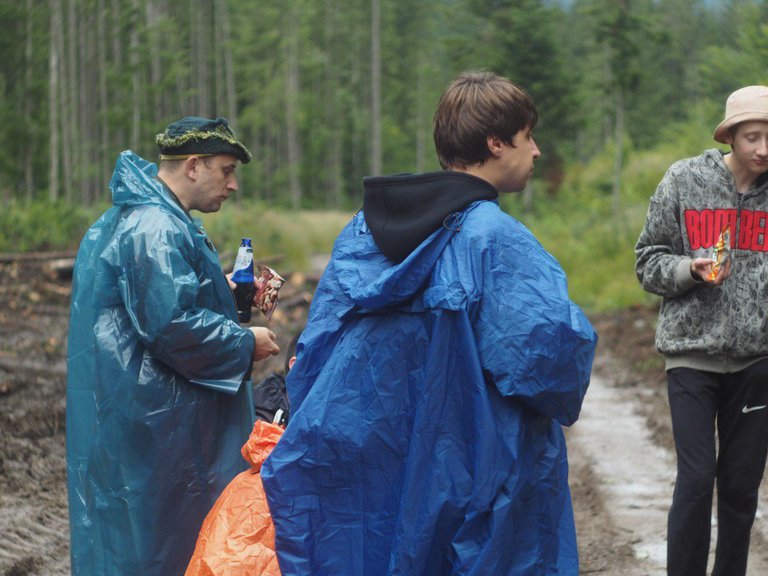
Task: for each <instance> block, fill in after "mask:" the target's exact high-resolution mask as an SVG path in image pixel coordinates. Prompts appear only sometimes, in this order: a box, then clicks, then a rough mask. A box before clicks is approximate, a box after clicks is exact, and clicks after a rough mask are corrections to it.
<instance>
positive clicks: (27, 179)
mask: <svg viewBox="0 0 768 576" xmlns="http://www.w3.org/2000/svg"><path fill="white" fill-rule="evenodd" d="M32 8H33V6H32V0H27V29H26V34H25V40H24V61H25V66H24V92H25V93H26V94H31V89H32V66H33V62H32V41H33V39H34V36H33V27H32V14H33V11H32ZM24 124H25V125H26V126H28V127H31V126H32V125H33V124H32V98H31V96H27V97H26V98H24ZM34 143H35V140H34V139H33V138H27V140H26V143H25V146H24V191H25V194H24V195H25V198H26V201H27V202H31V201H32V199H33V198H34V194H35V171H34V168H33V164H32V161H33V160H34V158H35V149H34Z"/></svg>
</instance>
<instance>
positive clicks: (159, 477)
mask: <svg viewBox="0 0 768 576" xmlns="http://www.w3.org/2000/svg"><path fill="white" fill-rule="evenodd" d="M156 174H157V166H156V165H154V164H150V163H148V162H146V161H145V160H143V159H141V158H140V157H138V156H136V155H134V154H133V153H131V152H124V153H123V154H122V155H121V156H120V157H119V159H118V162H117V167H116V169H115V173H114V175H113V178H112V182H111V184H110V188H111V189H112V196H113V201H114V204H115V206H113V207H112V208H111V209H110V210H108V211H107V212H106V213H105V214H104V215H103V216H102V217H101V218H100V219H99V220H98V221H97V222H96V223H95V224H94V225H93V226H92V227H91V228H90V230H88V232H87V233H86V235H85V238H84V239H83V241H82V243H81V245H80V250H79V252H78V255H77V260H76V263H75V277H74V285H73V293H72V310H71V319H70V327H69V343H68V346H69V349H68V379H67V471H68V491H69V514H70V530H71V556H72V573H73V575H76V576H77V575H85V576H102V575H120V576H129V575H135V576H150V575H157V576H174V575H180V574H183V572H184V569H185V568H186V565H187V562H188V561H189V558H190V556H191V555H192V551H193V550H194V547H195V540H196V538H197V534H198V531H199V530H200V526H201V524H202V522H203V519H204V518H205V515H206V514H207V512H208V510H209V509H210V508H211V506H212V505H213V503H214V502H215V501H216V498H217V497H218V495H219V494H220V492H221V491H222V490H223V489H224V487H225V486H226V485H227V483H228V482H229V481H230V480H231V479H232V478H233V477H234V476H235V475H236V474H238V473H239V472H241V471H242V470H243V469H244V468H245V466H244V463H243V459H242V457H241V456H240V447H241V446H242V445H243V443H244V442H245V441H246V440H247V439H248V434H249V432H250V430H251V428H252V426H253V415H252V402H251V397H252V392H251V386H250V385H249V384H247V381H246V383H244V382H243V380H244V378H245V377H246V374H247V373H248V371H249V369H250V366H251V362H252V354H253V347H254V338H253V334H252V333H251V332H250V330H247V329H244V328H242V327H240V325H239V324H238V322H237V313H236V311H235V303H234V299H233V295H232V292H231V290H230V288H229V285H228V283H227V280H226V278H225V277H224V274H223V272H222V269H221V265H220V263H219V259H218V255H217V253H216V252H215V250H214V249H213V246H212V245H211V244H210V243H209V241H208V239H207V237H206V235H205V233H204V232H203V231H202V228H201V227H200V224H199V222H197V220H195V219H191V218H190V217H189V216H188V215H187V214H186V213H185V212H184V210H183V209H182V208H181V207H180V206H179V205H178V204H177V203H176V202H175V201H174V200H173V199H172V198H171V196H170V195H169V193H168V191H167V189H165V188H164V187H163V186H162V185H161V184H160V182H159V181H158V180H156V179H155V175H156Z"/></svg>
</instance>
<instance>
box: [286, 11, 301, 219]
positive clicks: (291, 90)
mask: <svg viewBox="0 0 768 576" xmlns="http://www.w3.org/2000/svg"><path fill="white" fill-rule="evenodd" d="M293 4H294V7H295V2H294V3H293ZM286 15H287V19H288V21H287V23H286V31H287V38H286V51H287V55H286V56H287V57H286V62H287V67H288V70H287V73H286V82H285V116H286V118H285V121H286V137H287V140H288V142H287V143H288V180H289V182H288V184H289V186H290V190H291V206H292V207H293V209H294V210H298V209H299V208H300V207H301V182H300V180H299V167H300V166H301V150H300V148H299V127H298V113H297V109H298V100H299V32H300V27H301V26H300V23H299V17H298V14H297V13H296V10H295V8H294V10H288V11H287V12H286Z"/></svg>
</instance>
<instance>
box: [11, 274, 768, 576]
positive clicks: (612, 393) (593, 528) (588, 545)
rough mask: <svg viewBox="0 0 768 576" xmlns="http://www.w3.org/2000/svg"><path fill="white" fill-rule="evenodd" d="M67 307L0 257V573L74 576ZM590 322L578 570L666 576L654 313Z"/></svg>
mask: <svg viewBox="0 0 768 576" xmlns="http://www.w3.org/2000/svg"><path fill="white" fill-rule="evenodd" d="M297 293H298V291H297ZM297 299H298V300H297V301H300V300H301V294H300V293H298V296H297ZM67 307H68V285H67V282H66V281H62V280H61V279H54V278H53V277H48V276H46V275H45V274H41V273H40V269H39V268H37V269H36V270H35V272H34V273H33V274H30V271H29V270H28V268H27V266H19V265H18V264H9V263H0V576H32V575H39V576H70V571H69V556H68V526H67V509H66V481H65V477H66V472H65V458H64V424H65V423H64V407H65V404H64V402H65V365H64V350H65V342H66V328H67V319H68V309H67ZM302 313H306V309H305V308H302V307H301V306H298V307H296V308H295V309H294V313H293V315H292V316H290V317H289V316H284V317H283V318H282V319H280V317H279V316H278V317H277V318H275V317H273V321H279V322H283V323H284V324H282V326H284V327H285V330H284V332H285V335H284V336H283V338H284V339H285V340H287V339H289V338H290V332H291V330H292V329H295V327H296V326H300V325H301V324H302V323H303V318H302V317H301V316H300V315H301V314H302ZM593 320H594V323H595V325H596V327H597V329H598V333H599V334H600V338H601V341H600V345H599V347H598V358H597V361H596V363H595V371H594V377H593V381H592V384H591V386H590V390H589V392H588V394H587V399H586V402H585V405H584V409H583V412H582V416H581V418H580V420H579V422H577V423H576V424H575V425H574V426H573V427H572V428H570V429H569V430H568V431H567V436H568V443H569V459H570V462H571V486H572V489H573V498H574V508H575V513H576V523H577V532H578V537H579V548H580V555H581V564H582V569H581V573H582V574H598V575H608V576H652V575H656V574H663V573H664V571H665V570H664V565H665V561H664V554H665V550H664V546H665V544H664V538H665V522H666V509H667V507H668V505H669V499H670V496H671V492H672V485H673V482H674V455H673V452H672V445H671V432H670V426H669V416H668V412H667V407H666V396H665V389H664V375H663V370H662V365H661V361H660V359H659V358H658V356H657V355H656V353H655V351H654V350H653V343H652V339H653V323H654V320H655V312H654V311H653V310H652V309H645V308H638V309H633V310H627V311H623V312H621V313H618V314H613V315H610V316H601V317H595V318H594V319H593ZM280 331H281V328H276V332H278V333H280ZM280 362H281V359H276V360H275V364H274V365H270V366H265V367H264V370H265V371H266V370H270V369H273V368H275V367H277V366H279V364H280ZM765 492H766V491H765V490H764V495H763V500H762V501H761V512H763V511H765V516H763V514H762V513H761V514H760V517H759V518H758V520H757V522H756V526H755V530H754V531H753V534H754V536H753V546H752V554H751V564H750V572H749V574H750V575H752V576H757V575H763V574H768V544H766V542H768V522H766V520H767V519H768V500H766V498H765V496H766V494H765ZM714 528H715V529H716V527H714Z"/></svg>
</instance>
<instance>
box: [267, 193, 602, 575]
mask: <svg viewBox="0 0 768 576" xmlns="http://www.w3.org/2000/svg"><path fill="white" fill-rule="evenodd" d="M596 340H597V338H596V335H595V333H594V332H593V330H592V328H591V326H590V324H589V322H588V321H587V319H586V317H585V316H584V315H583V314H582V312H581V311H580V310H579V309H578V308H577V307H576V306H575V305H574V304H573V303H571V302H570V300H569V298H568V293H567V288H566V280H565V276H564V274H563V272H562V270H561V268H560V266H559V265H558V263H557V262H556V261H555V260H554V259H553V258H552V257H551V256H550V255H549V254H547V253H546V251H545V250H544V249H543V248H542V247H541V245H540V244H539V243H538V241H536V240H535V238H534V237H533V236H532V235H531V233H530V232H529V231H528V230H527V229H526V228H525V227H524V226H522V225H521V224H520V223H519V222H517V221H516V220H514V219H513V218H511V217H509V216H507V215H506V214H504V213H503V212H501V211H500V209H499V206H498V204H497V203H496V202H493V201H480V202H475V203H473V204H471V205H470V206H469V207H467V208H466V209H464V210H463V211H461V212H460V213H458V214H455V215H454V217H453V218H451V219H450V221H447V222H446V224H445V226H443V227H441V228H440V229H439V230H437V231H436V232H434V233H433V234H432V235H431V236H429V237H428V238H427V239H426V240H425V241H423V242H422V243H421V245H419V246H418V248H417V249H416V250H414V251H413V252H412V253H411V254H410V255H409V256H408V257H407V258H406V259H405V260H404V261H403V262H401V263H395V262H393V261H391V260H388V259H387V258H385V257H384V256H383V254H382V253H381V252H380V251H379V249H378V248H377V245H376V244H375V242H374V241H373V238H372V235H371V233H370V230H369V228H368V226H367V225H366V221H365V218H364V216H363V213H362V212H360V213H358V214H357V215H356V216H355V217H354V218H353V220H352V221H351V223H350V224H349V225H348V226H347V227H346V228H345V230H344V231H343V232H342V233H341V235H340V236H339V238H338V239H337V241H336V245H335V247H334V251H333V255H332V258H331V262H330V264H329V266H328V268H327V269H326V271H325V273H324V275H323V278H322V280H321V282H320V285H319V287H318V289H317V292H316V294H315V298H314V299H313V302H312V308H311V311H310V318H309V320H308V323H307V326H306V328H305V330H304V331H303V333H302V337H301V340H300V342H299V346H298V359H297V362H296V364H295V365H294V367H293V369H292V370H291V372H290V373H289V374H288V378H287V387H288V392H289V395H290V400H291V409H292V415H291V420H290V422H289V424H288V427H287V429H286V431H285V433H284V435H283V437H282V438H281V440H280V442H279V443H278V445H277V446H276V447H275V449H274V451H273V452H272V454H271V455H270V457H269V458H268V459H267V461H266V463H265V464H264V466H263V468H262V479H263V482H264V486H265V490H266V493H267V498H268V501H269V505H270V510H271V513H272V517H273V519H274V523H275V530H276V549H277V553H278V558H279V562H280V568H281V570H282V572H283V574H284V575H285V576H298V575H306V574H312V575H313V576H321V575H336V574H354V575H356V576H379V575H380V576H384V575H404V576H405V575H407V576H420V575H423V576H434V575H437V574H439V575H441V576H446V575H458V574H462V575H470V574H471V575H476V576H488V575H491V574H493V575H495V576H496V575H498V576H501V575H529V574H530V575H532V574H537V575H554V574H558V575H561V576H562V575H574V576H575V575H577V574H578V557H577V547H576V536H575V530H574V521H573V513H572V507H571V500H570V492H569V488H568V477H567V476H568V464H567V457H566V446H565V440H564V435H563V431H562V427H561V425H563V424H564V425H569V424H571V423H573V422H574V421H575V420H576V418H577V416H578V414H579V410H580V408H581V403H582V399H583V397H584V394H585V392H586V390H587V385H588V382H589V377H590V371H591V364H592V358H593V354H594V349H595V344H596Z"/></svg>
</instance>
